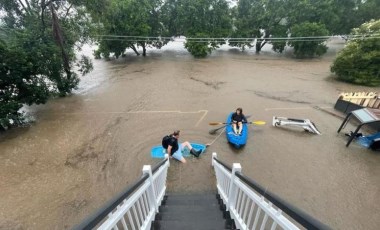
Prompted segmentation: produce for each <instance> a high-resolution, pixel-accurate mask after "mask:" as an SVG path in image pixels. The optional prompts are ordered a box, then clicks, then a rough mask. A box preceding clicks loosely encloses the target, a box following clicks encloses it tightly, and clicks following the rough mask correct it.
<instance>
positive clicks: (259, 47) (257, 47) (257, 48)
mask: <svg viewBox="0 0 380 230" xmlns="http://www.w3.org/2000/svg"><path fill="white" fill-rule="evenodd" d="M255 46H256V53H260V51H261V48H263V47H262V46H261V39H257V41H256V45H255Z"/></svg>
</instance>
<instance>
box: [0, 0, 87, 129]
mask: <svg viewBox="0 0 380 230" xmlns="http://www.w3.org/2000/svg"><path fill="white" fill-rule="evenodd" d="M0 10H1V11H3V12H4V15H3V16H2V17H1V21H2V24H1V25H0V35H1V37H0V39H1V42H0V49H1V54H2V55H1V58H0V64H1V69H0V76H1V79H0V101H1V102H2V103H1V104H0V128H1V127H3V128H7V127H8V126H9V125H11V124H12V123H21V122H22V116H21V114H19V112H18V110H19V109H20V108H21V106H22V104H29V105H31V104H33V103H37V104H39V103H45V102H46V100H47V99H48V98H49V97H51V96H54V95H60V96H64V95H66V94H68V93H70V92H71V91H72V90H73V89H74V88H75V87H76V86H77V84H78V82H79V77H78V74H77V72H76V71H74V69H75V68H76V67H78V70H79V71H80V72H81V73H82V74H86V73H88V72H89V71H90V70H91V69H92V64H91V62H90V61H89V59H88V58H87V57H85V56H82V59H81V60H77V59H76V55H75V48H76V47H77V46H76V45H77V43H78V42H86V41H87V40H86V38H87V37H88V36H87V34H86V33H87V32H88V30H87V29H86V28H87V27H86V25H88V20H87V18H86V17H85V16H84V14H83V13H84V8H83V7H82V5H80V1H78V0H76V1H74V0H73V1H67V2H62V1H54V0H50V1H44V0H41V1H28V0H26V1H13V0H4V1H2V2H0Z"/></svg>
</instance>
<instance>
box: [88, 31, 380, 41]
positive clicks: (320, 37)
mask: <svg viewBox="0 0 380 230" xmlns="http://www.w3.org/2000/svg"><path fill="white" fill-rule="evenodd" d="M339 36H340V37H347V38H348V39H350V38H362V37H363V38H377V36H380V33H375V34H370V35H339ZM94 37H101V38H104V37H106V38H136V39H138V38H143V39H157V40H173V39H174V37H160V36H157V37H154V36H132V35H105V34H101V35H100V34H99V35H94ZM334 37H337V36H308V37H268V38H243V37H234V38H232V37H204V38H192V37H186V38H183V39H186V40H231V39H233V40H248V39H252V40H255V39H265V40H299V39H330V38H334Z"/></svg>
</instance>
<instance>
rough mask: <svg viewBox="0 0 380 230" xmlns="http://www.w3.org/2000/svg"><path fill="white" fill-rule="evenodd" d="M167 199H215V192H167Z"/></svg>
mask: <svg viewBox="0 0 380 230" xmlns="http://www.w3.org/2000/svg"><path fill="white" fill-rule="evenodd" d="M169 199H174V200H178V199H186V200H216V196H215V194H189V195H182V194H168V200H169Z"/></svg>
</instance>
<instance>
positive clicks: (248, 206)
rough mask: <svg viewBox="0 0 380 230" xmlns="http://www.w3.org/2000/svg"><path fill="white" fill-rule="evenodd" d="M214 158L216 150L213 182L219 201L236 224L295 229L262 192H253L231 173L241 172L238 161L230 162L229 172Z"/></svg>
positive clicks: (255, 227)
mask: <svg viewBox="0 0 380 230" xmlns="http://www.w3.org/2000/svg"><path fill="white" fill-rule="evenodd" d="M216 158H217V154H216V153H213V154H212V165H213V166H214V169H215V175H216V186H217V189H218V193H219V195H220V197H221V199H222V200H223V203H224V204H226V210H225V211H229V212H230V215H231V218H232V219H234V221H235V225H236V228H238V229H242V230H244V229H247V230H248V229H269V228H270V229H276V227H277V226H279V227H281V228H282V229H292V230H293V229H299V228H298V227H297V226H296V225H295V224H294V223H292V222H291V221H290V220H289V219H288V218H287V217H285V216H284V215H282V210H280V209H279V208H277V207H274V206H273V205H272V203H270V202H268V201H266V200H265V198H264V196H261V195H259V194H257V193H256V192H255V191H254V190H253V189H252V188H250V187H248V186H246V185H245V183H243V182H242V181H241V180H240V179H239V178H238V177H237V176H236V175H235V172H241V166H240V164H237V163H235V164H233V167H232V172H231V171H229V170H227V169H226V168H225V167H224V166H223V165H221V164H220V163H219V162H217V161H216V160H215V159H216Z"/></svg>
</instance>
